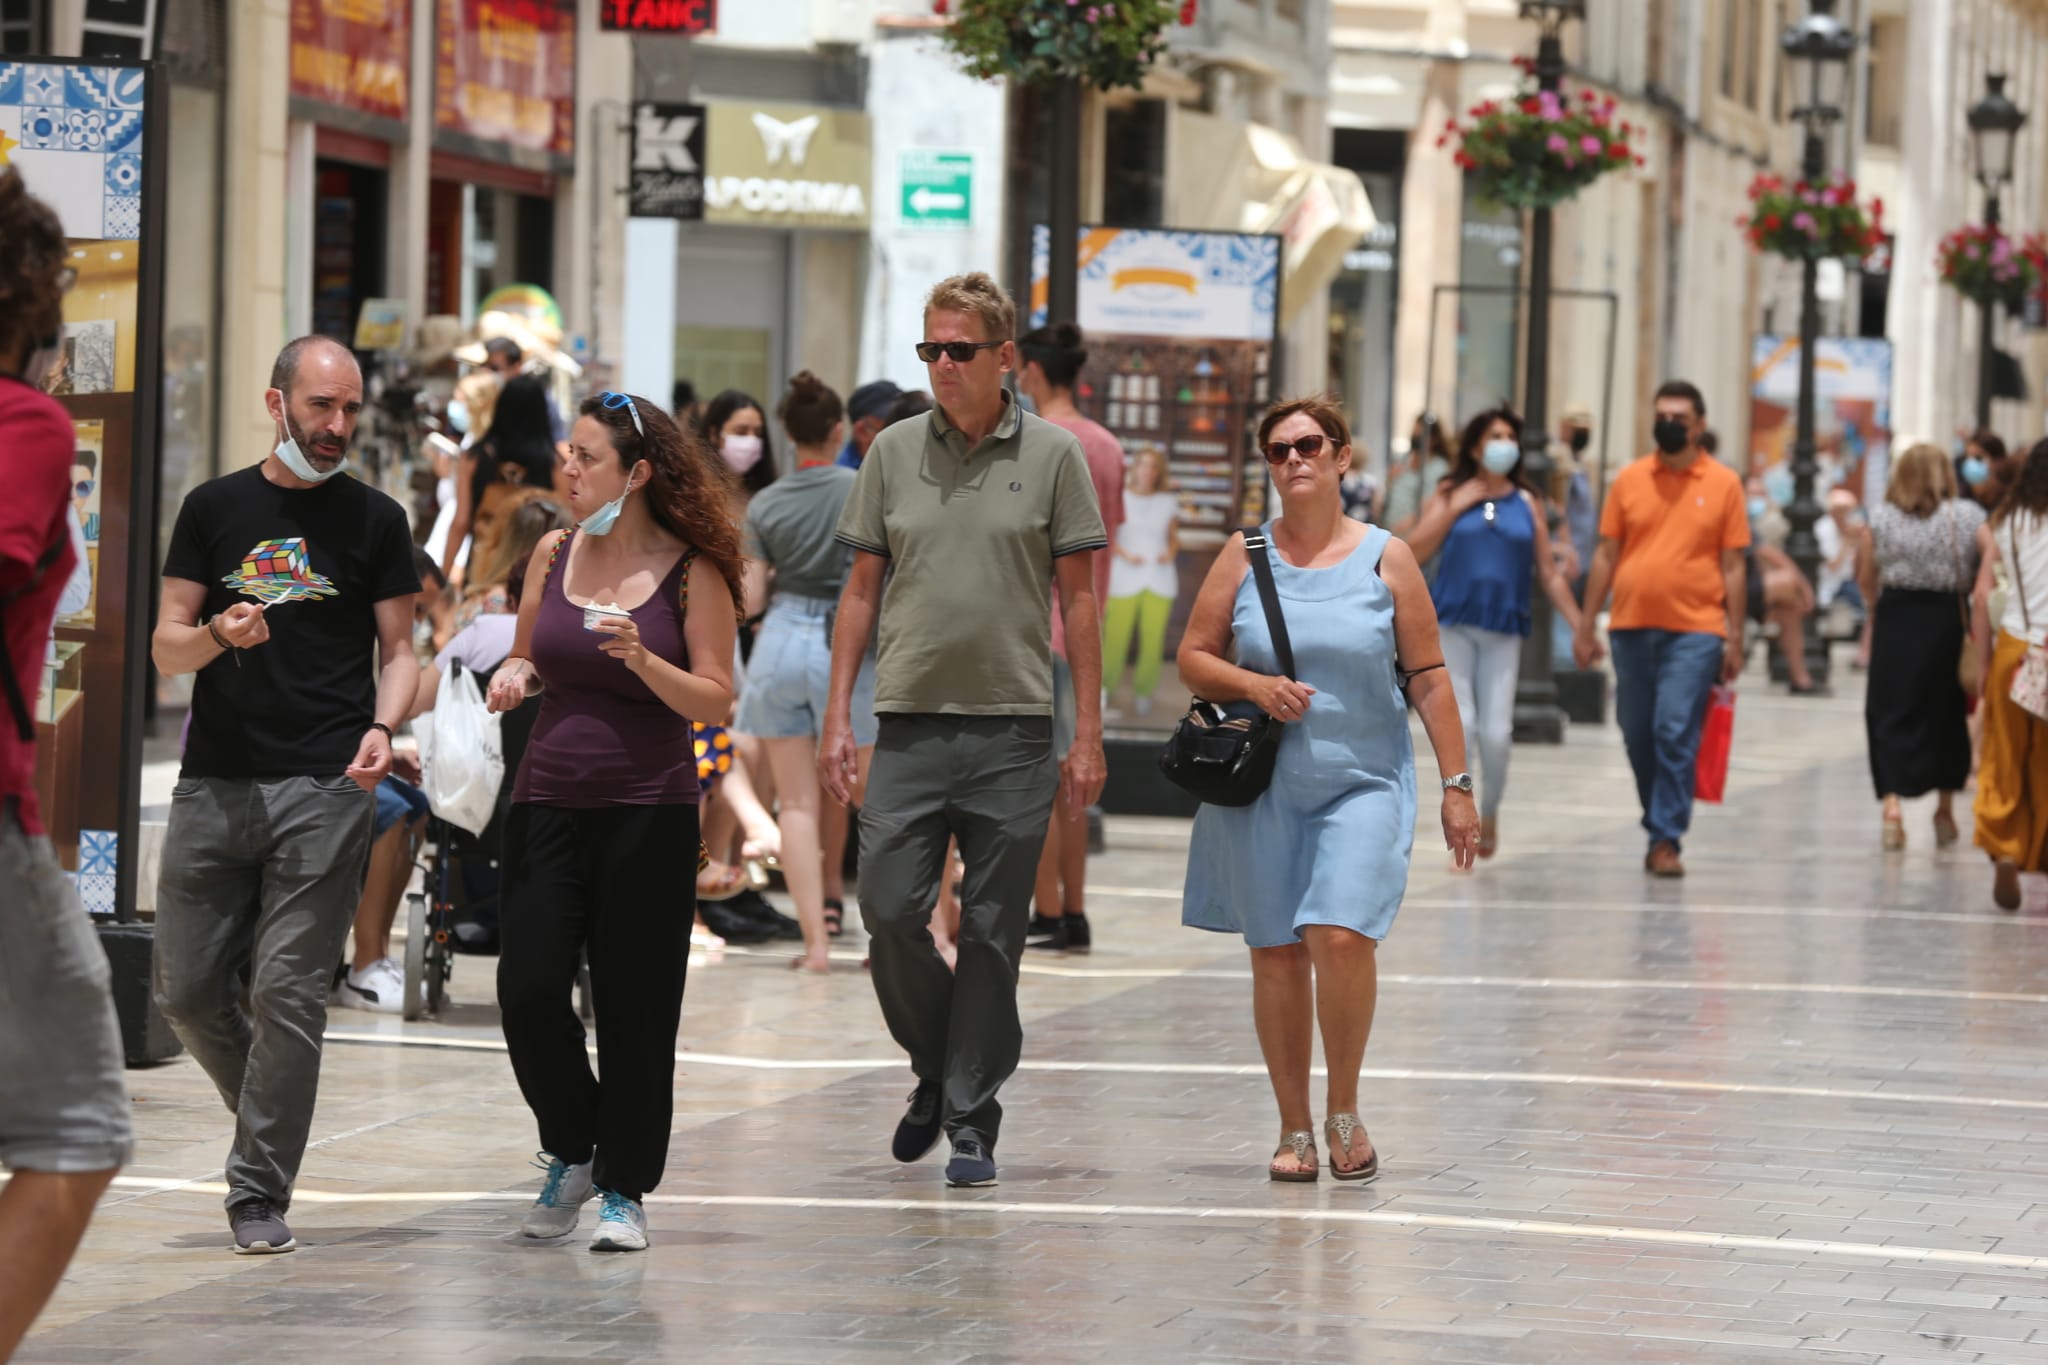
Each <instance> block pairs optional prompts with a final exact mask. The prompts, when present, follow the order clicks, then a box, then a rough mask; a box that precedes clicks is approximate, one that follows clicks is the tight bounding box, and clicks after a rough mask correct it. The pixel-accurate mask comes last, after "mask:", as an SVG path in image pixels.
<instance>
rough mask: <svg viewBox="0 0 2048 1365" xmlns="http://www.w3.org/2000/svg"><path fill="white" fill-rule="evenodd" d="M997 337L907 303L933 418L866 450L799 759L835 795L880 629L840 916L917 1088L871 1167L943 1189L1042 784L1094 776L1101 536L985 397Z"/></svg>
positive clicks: (1085, 492)
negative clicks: (822, 679) (865, 762)
mask: <svg viewBox="0 0 2048 1365" xmlns="http://www.w3.org/2000/svg"><path fill="white" fill-rule="evenodd" d="M1016 323H1017V314H1016V307H1015V305H1014V304H1012V303H1011V301H1010V298H1009V296H1008V295H1007V294H1005V293H1004V292H1003V290H1002V287H1001V286H1000V285H998V284H997V283H996V282H995V281H994V280H992V279H990V278H989V277H988V276H987V275H984V274H980V273H975V274H971V275H961V276H957V277H955V278H953V279H950V280H946V281H945V282H943V283H941V284H940V285H939V286H938V287H937V288H935V289H934V290H932V292H931V295H930V297H929V298H927V299H926V301H925V317H924V334H925V340H924V341H923V342H922V343H920V344H919V346H918V348H917V351H918V356H919V358H920V359H922V360H923V361H924V362H925V364H926V365H927V366H929V367H930V373H931V386H932V393H933V394H934V395H935V396H936V397H937V399H938V406H937V407H935V408H934V409H933V410H932V411H931V413H930V414H928V415H927V416H926V417H924V418H921V419H915V420H911V421H906V422H898V423H897V424H896V425H894V426H892V427H889V428H888V429H886V430H885V431H883V432H882V433H881V434H880V435H878V436H877V437H876V438H875V440H874V444H873V445H871V446H870V447H869V448H868V453H867V458H866V459H865V460H863V461H862V462H861V467H860V477H859V479H858V480H857V481H856V482H855V484H854V487H853V495H852V496H851V497H850V498H849V499H848V500H847V504H846V511H845V513H844V514H843V515H842V516H841V517H840V520H839V539H840V540H841V541H843V542H845V543H846V544H847V545H848V546H850V547H852V549H853V551H854V562H853V571H852V574H851V575H850V576H849V577H848V579H847V582H846V588H845V590H844V591H843V592H842V593H841V594H840V598H839V613H838V624H837V627H836V629H835V632H834V636H833V642H832V694H831V699H830V701H829V703H828V705H827V710H826V714H825V727H824V735H823V736H822V738H821V740H820V743H819V747H818V767H819V773H820V776H821V777H822V779H823V781H824V784H825V787H826V789H827V790H829V791H830V792H831V793H832V794H833V795H834V796H835V797H837V798H839V799H840V800H842V801H843V800H845V799H846V796H847V793H848V789H849V787H850V786H851V784H852V781H853V774H854V762H855V751H854V740H853V733H852V699H853V686H854V679H855V677H856V676H857V675H858V673H859V669H860V662H861V656H862V655H863V653H864V652H865V651H866V646H867V642H868V640H869V639H870V638H871V635H872V633H873V631H874V627H875V621H876V617H877V616H878V615H879V617H880V619H881V638H880V645H879V649H880V653H879V656H878V658H877V661H876V674H875V712H876V715H877V718H878V721H879V725H880V737H879V739H878V740H877V742H876V744H875V754H874V760H873V765H872V767H871V769H870V773H869V777H868V787H867V800H866V803H865V804H864V805H863V806H862V807H861V821H860V879H861V887H860V905H861V916H862V919H863V921H864V922H865V923H866V925H867V930H868V935H869V937H870V939H871V940H872V942H871V944H870V947H869V953H870V956H871V958H872V961H873V968H874V978H875V994H876V996H877V997H878V998H879V999H880V1001H881V1006H882V1015H883V1017H884V1018H885V1019H886V1020H887V1021H888V1024H889V1032H890V1034H891V1035H892V1036H893V1037H894V1038H895V1039H896V1041H897V1042H898V1043H899V1044H901V1045H902V1047H903V1049H904V1050H905V1051H906V1052H908V1053H909V1054H910V1065H911V1070H912V1071H914V1072H915V1073H916V1075H917V1089H916V1090H915V1091H913V1092H912V1093H911V1097H910V1107H909V1109H908V1110H907V1111H906V1112H905V1114H904V1116H903V1120H902V1122H901V1123H899V1124H898V1125H897V1128H896V1137H895V1142H894V1144H893V1148H892V1150H893V1151H894V1153H895V1156H896V1159H897V1160H898V1161H906V1162H907V1161H917V1160H919V1159H920V1158H922V1157H923V1156H924V1155H925V1154H926V1153H928V1152H930V1151H931V1149H932V1148H933V1147H934V1146H935V1145H937V1143H938V1139H939V1134H940V1132H941V1131H942V1130H943V1131H944V1132H947V1133H949V1134H950V1135H951V1136H952V1139H953V1154H952V1159H951V1160H950V1161H949V1162H948V1163H947V1165H946V1180H947V1182H948V1183H949V1184H953V1185H990V1184H994V1183H995V1178H996V1165H995V1160H994V1157H993V1155H992V1153H993V1152H994V1150H995V1144H996V1136H997V1129H998V1127H999V1126H1000V1124H1001V1122H1002V1114H1003V1109H1002V1105H1001V1104H999V1103H997V1101H996V1091H997V1090H998V1089H999V1088H1001V1086H1002V1084H1003V1082H1004V1081H1006V1080H1008V1079H1009V1077H1010V1073H1011V1072H1013V1071H1015V1070H1016V1069H1017V1059H1018V1054H1019V1052H1020V1051H1021V1049H1022V1046H1023V1036H1024V1034H1023V1026H1022V1024H1021V1022H1020V1021H1019V1019H1018V1017H1017V964H1018V960H1019V958H1020V957H1021V956H1022V953H1023V949H1024V933H1025V928H1026V925H1027V922H1028V920H1029V918H1030V908H1031V888H1032V880H1033V877H1034V875H1035V873H1036V871H1037V867H1038V855H1039V851H1040V849H1041V847H1042V846H1043V845H1044V843H1045V827H1046V821H1047V818H1048V817H1049V815H1050V814H1051V811H1052V801H1053V794H1054V789H1055V788H1056V787H1058V786H1060V785H1061V784H1062V783H1064V785H1065V788H1066V793H1067V796H1068V798H1069V799H1070V800H1072V801H1073V802H1074V804H1075V806H1076V808H1085V807H1086V806H1087V805H1088V804H1089V803H1090V802H1092V801H1094V799H1095V798H1096V797H1097V796H1098V795H1100V794H1101V791H1102V782H1103V777H1104V766H1103V757H1102V709H1101V680H1102V636H1101V632H1100V629H1099V627H1098V625H1097V613H1098V604H1097V603H1096V600H1095V584H1094V577H1093V568H1092V566H1093V561H1094V556H1095V552H1097V551H1099V550H1102V549H1104V548H1105V547H1106V546H1107V545H1108V537H1107V536H1106V535H1105V534H1104V531H1103V526H1102V516H1101V514H1100V512H1098V511H1097V509H1096V506H1095V491H1094V485H1093V483H1092V482H1091V480H1090V478H1089V473H1088V461H1087V458H1086V457H1085V456H1084V455H1083V454H1082V453H1081V445H1080V442H1079V441H1077V440H1075V439H1074V437H1073V436H1072V435H1071V434H1069V433H1068V432H1067V431H1065V430H1064V429H1062V428H1060V427H1057V426H1054V425H1053V424H1052V423H1050V422H1045V421H1042V420H1040V419H1039V418H1037V417H1034V416H1032V415H1030V414H1028V413H1025V412H1023V411H1022V410H1020V409H1019V408H1018V407H1017V405H1016V403H1015V401H1014V400H1013V399H1012V398H1011V396H1010V395H1009V393H1008V392H1006V391H1005V390H1004V388H1003V375H1004V374H1005V373H1007V372H1008V371H1010V370H1011V369H1013V368H1015V366H1016V352H1017V348H1016V344H1015V343H1014V342H1013V341H1012V340H1011V337H1012V336H1013V334H1014V333H1015V331H1016ZM885 576H886V580H887V586H886V588H885V587H884V579H885ZM1055 580H1057V583H1058V587H1059V594H1060V603H1061V608H1062V619H1063V620H1064V623H1065V625H1066V630H1067V641H1068V647H1067V654H1068V659H1067V661H1068V664H1069V665H1070V666H1071V667H1072V669H1073V673H1074V695H1075V699H1076V701H1077V703H1078V707H1077V710H1078V713H1079V717H1078V723H1077V725H1076V727H1075V738H1074V746H1073V748H1072V749H1071V750H1070V751H1069V753H1068V755H1067V758H1066V760H1065V761H1064V762H1063V763H1056V762H1055V760H1054V758H1053V746H1052V703H1053V689H1052V627H1051V611H1052V588H1053V585H1054V582H1055ZM949 838H953V839H958V840H959V843H960V854H961V857H962V858H963V860H964V861H965V862H966V864H967V877H966V880H965V881H964V882H963V883H962V887H961V895H960V938H959V944H958V951H957V960H956V963H955V965H954V967H953V968H952V969H951V970H948V968H947V966H946V962H945V959H944V958H942V957H940V956H939V952H938V948H937V946H936V945H935V944H934V943H933V941H932V936H931V929H930V927H929V921H930V917H931V912H932V906H933V904H934V903H935V902H936V901H937V900H938V895H939V879H940V876H941V875H942V873H943V871H944V867H945V859H946V844H947V840H948V839H949Z"/></svg>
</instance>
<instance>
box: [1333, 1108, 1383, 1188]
mask: <svg viewBox="0 0 2048 1365" xmlns="http://www.w3.org/2000/svg"><path fill="white" fill-rule="evenodd" d="M1364 1128H1365V1125H1364V1124H1363V1123H1360V1122H1359V1121H1358V1115H1356V1114H1332V1115H1330V1117H1329V1118H1327V1119H1325V1120H1324V1121H1323V1136H1324V1137H1326V1138H1328V1139H1329V1140H1330V1174H1331V1175H1333V1176H1335V1177H1336V1178H1337V1179H1339V1180H1371V1179H1373V1178H1374V1177H1376V1176H1377V1175H1379V1173H1380V1153H1379V1148H1377V1147H1375V1148H1373V1149H1372V1155H1371V1156H1369V1157H1367V1158H1366V1159H1365V1164H1364V1165H1362V1166H1354V1167H1352V1168H1351V1169H1350V1170H1348V1171H1347V1170H1345V1169H1344V1168H1343V1167H1342V1166H1340V1165H1338V1164H1337V1154H1338V1153H1339V1152H1342V1153H1343V1154H1344V1155H1345V1156H1350V1155H1351V1139H1352V1137H1353V1136H1355V1135H1356V1134H1358V1133H1360V1132H1362V1131H1363V1130H1364ZM1366 1140H1367V1141H1368V1142H1370V1141H1371V1139H1370V1138H1368V1139H1366Z"/></svg>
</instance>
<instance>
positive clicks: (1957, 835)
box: [1934, 811, 1963, 848]
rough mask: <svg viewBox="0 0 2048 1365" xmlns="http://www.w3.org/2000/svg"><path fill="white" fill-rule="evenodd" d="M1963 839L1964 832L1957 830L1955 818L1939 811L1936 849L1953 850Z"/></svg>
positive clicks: (1935, 822) (1935, 833)
mask: <svg viewBox="0 0 2048 1365" xmlns="http://www.w3.org/2000/svg"><path fill="white" fill-rule="evenodd" d="M1962 837H1963V833H1962V831H1961V830H1959V829H1957V828H1956V818H1955V816H1953V815H1944V814H1942V813H1940V812H1939V811H1937V812H1935V816H1934V846H1935V847H1936V848H1951V847H1953V846H1954V845H1955V843H1956V841H1957V840H1959V839H1961V838H1962Z"/></svg>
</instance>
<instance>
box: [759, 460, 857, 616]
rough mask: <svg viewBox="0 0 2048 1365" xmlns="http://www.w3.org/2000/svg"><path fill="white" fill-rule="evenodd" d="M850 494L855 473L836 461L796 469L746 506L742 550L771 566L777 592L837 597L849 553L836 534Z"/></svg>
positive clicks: (842, 582) (803, 595)
mask: <svg viewBox="0 0 2048 1365" xmlns="http://www.w3.org/2000/svg"><path fill="white" fill-rule="evenodd" d="M852 492H853V471H852V470H851V469H841V468H840V467H839V466H838V465H829V464H828V465H815V466H813V467H811V468H809V469H799V470H797V471H796V472H795V473H794V474H790V475H786V476H785V477H783V478H780V479H777V480H776V481H775V482H774V483H771V484H769V485H768V486H767V487H766V488H764V489H762V490H761V491H760V492H758V493H756V494H755V495H754V500H753V501H752V502H750V503H748V504H747V520H746V526H745V538H746V553H747V558H749V559H758V560H760V561H761V562H762V563H764V564H766V565H767V566H768V567H769V568H771V569H773V570H775V591H776V592H777V593H778V594H781V593H787V594H790V595H792V596H796V597H837V596H839V590H840V589H841V588H843V587H845V586H846V568H847V564H848V563H849V562H850V561H851V559H852V555H851V554H850V553H849V552H848V550H847V548H846V547H845V546H844V545H842V544H840V543H839V540H838V538H837V536H836V534H835V532H836V531H837V530H838V527H839V514H840V512H842V511H843V510H845V507H846V499H847V496H848V495H849V494H851V493H852Z"/></svg>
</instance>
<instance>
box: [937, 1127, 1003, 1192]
mask: <svg viewBox="0 0 2048 1365" xmlns="http://www.w3.org/2000/svg"><path fill="white" fill-rule="evenodd" d="M946 1183H947V1184H948V1185H951V1186H952V1187H953V1188H955V1189H968V1188H971V1187H973V1186H976V1185H993V1184H995V1183H996V1159H995V1158H994V1157H992V1156H990V1155H989V1154H988V1148H986V1147H984V1146H982V1145H981V1143H980V1142H979V1141H977V1140H976V1139H974V1138H955V1139H954V1140H953V1159H952V1160H951V1161H948V1162H947V1163H946Z"/></svg>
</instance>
